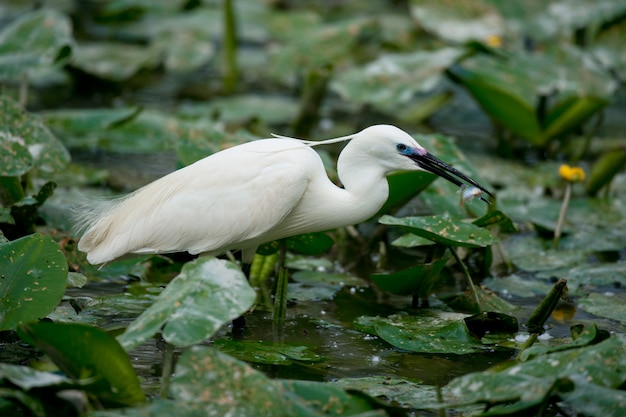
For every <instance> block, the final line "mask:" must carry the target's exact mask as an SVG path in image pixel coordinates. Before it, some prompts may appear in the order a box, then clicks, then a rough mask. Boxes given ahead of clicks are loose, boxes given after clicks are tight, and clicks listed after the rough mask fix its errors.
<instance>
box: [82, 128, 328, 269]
mask: <svg viewBox="0 0 626 417" xmlns="http://www.w3.org/2000/svg"><path fill="white" fill-rule="evenodd" d="M260 142H264V143H260ZM268 142H269V143H268ZM318 164H321V162H320V161H319V157H318V156H317V154H316V153H315V152H314V151H313V150H312V149H310V148H309V147H307V146H305V145H303V144H301V143H298V142H295V141H287V140H280V139H268V140H263V141H257V142H252V143H250V144H245V145H241V146H237V147H234V148H230V149H228V150H226V151H222V152H219V153H217V154H215V155H213V156H211V157H209V158H205V159H203V160H201V161H198V162H196V163H195V164H192V165H190V166H188V167H185V168H183V169H181V170H178V171H176V172H173V173H172V174H169V175H167V176H165V177H163V178H161V179H159V180H157V181H155V182H153V183H151V184H149V185H147V186H145V187H143V188H141V189H140V190H138V191H137V192H135V193H133V194H131V195H130V196H129V197H127V198H125V199H123V200H121V201H119V202H115V203H112V205H113V207H111V203H109V206H108V207H106V209H101V210H97V209H96V210H94V214H93V216H92V217H91V218H89V219H87V220H86V221H85V223H86V232H85V235H84V236H83V238H82V240H81V250H84V251H86V252H88V254H89V255H88V259H89V261H90V262H92V263H103V262H107V261H110V260H112V259H115V258H117V257H119V256H122V255H124V254H126V253H168V252H180V251H189V252H190V253H192V254H196V253H220V252H223V251H225V250H228V249H237V248H241V247H242V246H241V245H242V244H244V245H245V244H246V242H249V241H259V240H261V241H262V240H263V237H264V235H265V234H266V233H268V231H270V230H272V229H275V228H276V227H277V226H278V225H279V224H280V223H281V221H282V220H283V219H284V218H285V217H286V216H287V215H288V214H289V213H290V212H291V210H293V209H294V207H296V206H297V204H298V202H299V201H300V199H301V198H302V196H303V195H304V193H305V191H306V189H307V186H308V182H309V177H310V170H311V168H312V167H317V166H318Z"/></svg>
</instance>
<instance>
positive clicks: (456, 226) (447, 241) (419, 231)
mask: <svg viewBox="0 0 626 417" xmlns="http://www.w3.org/2000/svg"><path fill="white" fill-rule="evenodd" d="M379 222H380V223H382V224H386V225H389V226H402V227H403V228H404V229H406V230H408V231H410V232H411V233H414V234H416V235H418V236H421V237H423V238H426V239H430V240H432V241H434V242H436V243H439V244H442V245H448V246H465V247H470V248H478V247H485V246H489V245H493V244H494V243H497V242H498V239H497V238H496V237H494V236H493V235H492V234H491V233H489V231H488V230H486V229H483V228H481V227H478V226H475V225H473V224H471V223H466V222H463V221H462V220H460V219H456V218H453V217H450V216H448V215H435V216H423V217H404V218H397V217H393V216H388V215H387V216H383V217H381V219H380V220H379Z"/></svg>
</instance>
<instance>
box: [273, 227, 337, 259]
mask: <svg viewBox="0 0 626 417" xmlns="http://www.w3.org/2000/svg"><path fill="white" fill-rule="evenodd" d="M285 242H286V245H287V249H289V250H292V251H294V252H297V253H301V254H303V255H319V254H321V253H325V252H328V251H329V250H330V248H332V246H333V245H334V244H335V241H334V240H333V239H332V238H331V237H330V236H328V235H327V234H326V233H323V232H318V233H306V234H303V235H296V236H292V237H288V238H287V239H285Z"/></svg>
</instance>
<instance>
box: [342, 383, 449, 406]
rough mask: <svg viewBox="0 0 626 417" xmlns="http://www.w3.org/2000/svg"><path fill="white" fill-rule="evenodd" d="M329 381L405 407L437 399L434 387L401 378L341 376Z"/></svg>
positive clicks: (421, 404) (433, 401)
mask: <svg viewBox="0 0 626 417" xmlns="http://www.w3.org/2000/svg"><path fill="white" fill-rule="evenodd" d="M330 383H331V384H332V385H335V386H338V387H340V388H343V389H351V390H359V391H363V392H365V393H366V394H368V395H371V396H372V397H377V398H381V399H383V400H384V401H385V402H388V403H391V404H400V406H402V407H407V408H413V409H421V408H422V406H423V405H424V404H425V403H435V402H436V401H437V392H436V391H437V390H436V387H433V386H431V385H421V384H417V383H415V382H413V381H409V380H406V379H402V378H392V377H388V376H364V377H360V378H341V379H339V380H337V381H332V382H330Z"/></svg>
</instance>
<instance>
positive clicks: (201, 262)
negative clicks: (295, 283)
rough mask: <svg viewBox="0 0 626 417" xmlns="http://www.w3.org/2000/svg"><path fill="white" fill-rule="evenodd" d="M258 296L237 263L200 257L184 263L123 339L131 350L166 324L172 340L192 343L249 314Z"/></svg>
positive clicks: (166, 335)
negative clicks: (246, 313)
mask: <svg viewBox="0 0 626 417" xmlns="http://www.w3.org/2000/svg"><path fill="white" fill-rule="evenodd" d="M255 300H256V293H255V291H254V290H253V289H252V288H251V287H250V285H249V284H248V281H247V280H246V278H245V276H244V275H243V273H242V272H241V270H240V269H239V268H238V267H237V266H236V265H235V264H233V263H231V262H228V261H223V260H219V259H215V258H209V257H204V258H199V259H197V260H195V261H193V262H189V263H187V264H185V265H184V266H183V269H182V271H181V273H180V274H179V275H178V276H176V278H174V279H173V280H172V281H171V282H170V283H169V284H168V286H167V288H166V289H165V290H163V292H162V293H161V294H160V295H159V297H157V300H156V301H155V303H154V304H153V305H152V306H151V307H149V308H148V309H147V310H146V311H144V312H143V313H142V314H141V315H140V316H139V317H138V318H137V319H136V320H135V321H133V322H132V323H131V324H130V325H129V326H128V328H127V329H126V331H125V332H124V334H122V335H120V336H119V338H118V340H119V341H120V343H121V344H122V346H123V347H124V348H125V349H127V350H130V349H132V348H134V347H136V346H138V345H140V344H141V343H143V342H145V341H146V340H147V339H149V338H150V337H152V336H154V335H155V334H156V333H158V332H159V331H161V328H163V330H162V334H163V338H164V339H165V340H166V341H167V342H168V343H171V344H173V345H175V346H190V345H193V344H196V343H200V342H202V341H203V340H205V339H207V338H209V337H211V336H212V335H213V334H215V332H217V331H218V330H219V329H220V327H222V326H223V325H224V324H226V323H228V322H230V321H231V320H233V319H235V318H237V317H239V316H241V315H242V314H244V313H245V312H246V311H247V310H248V309H249V308H250V307H252V305H253V304H254V302H255Z"/></svg>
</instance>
